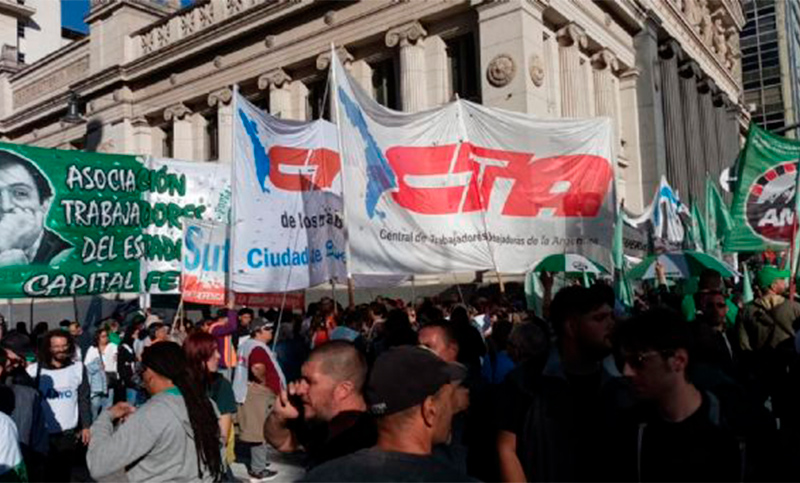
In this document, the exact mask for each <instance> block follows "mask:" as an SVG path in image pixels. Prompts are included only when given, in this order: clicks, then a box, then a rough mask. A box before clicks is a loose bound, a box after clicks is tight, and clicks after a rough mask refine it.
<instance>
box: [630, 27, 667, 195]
mask: <svg viewBox="0 0 800 483" xmlns="http://www.w3.org/2000/svg"><path fill="white" fill-rule="evenodd" d="M658 24H659V20H658V19H654V18H647V19H645V21H644V23H643V28H642V30H641V31H640V32H639V33H638V34H636V37H634V39H633V44H634V47H635V48H636V70H637V71H639V77H638V80H637V85H636V91H637V103H638V111H639V143H640V151H641V160H642V162H641V170H642V192H643V193H644V197H645V200H646V201H645V203H649V202H650V200H651V199H652V197H653V194H654V193H655V190H656V188H657V187H658V183H659V180H660V178H661V175H662V174H664V173H665V172H666V168H667V151H666V142H665V139H664V103H663V100H662V95H661V94H662V92H661V76H660V75H659V72H658V28H659V27H658Z"/></svg>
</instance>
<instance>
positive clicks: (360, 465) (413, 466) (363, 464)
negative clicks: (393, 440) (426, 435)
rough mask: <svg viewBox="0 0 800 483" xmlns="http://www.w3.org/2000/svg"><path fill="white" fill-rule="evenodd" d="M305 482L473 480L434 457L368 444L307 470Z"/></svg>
mask: <svg viewBox="0 0 800 483" xmlns="http://www.w3.org/2000/svg"><path fill="white" fill-rule="evenodd" d="M303 481H307V482H324V481H327V482H340V481H341V482H344V481H353V482H366V481H369V482H384V481H386V482H389V481H403V482H405V481H409V482H410V481H419V482H428V481H430V482H460V481H476V480H474V479H472V478H470V477H468V476H466V475H464V474H463V473H460V472H458V471H456V470H455V469H453V468H452V467H450V466H449V465H447V464H445V463H443V462H441V461H439V460H437V459H436V458H433V457H432V456H421V455H414V454H407V453H395V452H389V451H381V450H379V449H377V448H368V449H363V450H361V451H358V452H356V453H353V454H350V455H347V456H344V457H342V458H338V459H335V460H332V461H329V462H327V463H325V464H323V465H320V466H318V467H316V468H314V469H313V470H311V471H310V472H308V474H306V476H305V478H303Z"/></svg>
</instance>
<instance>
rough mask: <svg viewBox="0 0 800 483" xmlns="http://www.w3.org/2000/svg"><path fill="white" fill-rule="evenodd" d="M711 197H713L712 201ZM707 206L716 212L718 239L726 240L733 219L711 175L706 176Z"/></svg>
mask: <svg viewBox="0 0 800 483" xmlns="http://www.w3.org/2000/svg"><path fill="white" fill-rule="evenodd" d="M709 199H711V202H710V203H709V201H708V200H709ZM706 206H707V209H711V210H712V211H713V213H714V220H715V222H716V235H717V239H718V240H724V239H725V237H726V236H727V235H728V232H729V231H730V230H731V226H732V225H733V221H732V220H731V212H730V210H729V209H728V205H727V204H726V203H725V200H723V199H722V195H721V194H720V192H719V190H718V189H717V186H716V185H715V184H714V181H713V180H712V179H711V178H710V177H709V178H706Z"/></svg>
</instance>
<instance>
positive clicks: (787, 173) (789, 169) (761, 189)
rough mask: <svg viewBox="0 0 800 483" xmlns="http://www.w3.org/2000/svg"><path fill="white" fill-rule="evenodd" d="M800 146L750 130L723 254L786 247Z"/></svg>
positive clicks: (791, 224)
mask: <svg viewBox="0 0 800 483" xmlns="http://www.w3.org/2000/svg"><path fill="white" fill-rule="evenodd" d="M799 157H800V141H796V140H793V139H787V138H784V137H781V136H776V135H774V134H771V133H770V132H768V131H765V130H764V129H761V128H760V127H758V126H756V125H755V124H751V125H750V132H749V133H748V135H747V143H746V145H745V148H744V151H743V152H742V153H741V155H740V157H739V166H738V173H737V182H736V192H735V193H734V197H733V204H732V205H731V213H730V218H731V228H730V231H729V232H728V235H727V236H726V237H725V251H726V252H746V251H763V250H766V249H768V248H774V249H778V250H784V249H786V248H787V247H788V245H789V241H790V239H791V235H792V230H793V225H794V210H795V193H796V191H797V190H796V178H797V159H798V158H799Z"/></svg>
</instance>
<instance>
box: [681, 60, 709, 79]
mask: <svg viewBox="0 0 800 483" xmlns="http://www.w3.org/2000/svg"><path fill="white" fill-rule="evenodd" d="M678 74H680V76H681V77H683V78H684V79H691V78H692V77H694V78H695V79H699V78H700V76H702V75H703V71H702V70H701V69H700V66H699V65H698V64H697V62H695V61H694V60H687V61H685V62H683V63H681V64H679V65H678Z"/></svg>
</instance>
